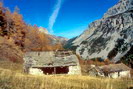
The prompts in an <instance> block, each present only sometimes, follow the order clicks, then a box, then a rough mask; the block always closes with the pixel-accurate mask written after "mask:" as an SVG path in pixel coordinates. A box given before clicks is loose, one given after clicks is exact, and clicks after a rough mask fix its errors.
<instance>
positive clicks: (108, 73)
mask: <svg viewBox="0 0 133 89" xmlns="http://www.w3.org/2000/svg"><path fill="white" fill-rule="evenodd" d="M130 71H131V69H130V68H129V67H128V66H126V65H125V64H123V63H120V64H110V65H104V66H97V67H93V68H91V69H89V74H90V75H92V76H104V77H110V78H122V77H131V73H130Z"/></svg>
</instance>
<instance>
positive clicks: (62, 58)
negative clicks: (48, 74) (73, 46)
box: [24, 51, 79, 67]
mask: <svg viewBox="0 0 133 89" xmlns="http://www.w3.org/2000/svg"><path fill="white" fill-rule="evenodd" d="M24 61H25V65H29V66H30V67H58V66H76V65H78V64H79V61H78V58H77V56H76V55H75V54H73V53H72V52H71V51H46V52H27V53H26V54H25V55H24Z"/></svg>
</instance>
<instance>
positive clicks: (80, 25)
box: [3, 0, 118, 38]
mask: <svg viewBox="0 0 133 89" xmlns="http://www.w3.org/2000/svg"><path fill="white" fill-rule="evenodd" d="M3 2H4V6H5V7H8V8H9V9H10V10H11V11H13V10H14V7H16V6H18V7H19V8H20V13H21V14H22V15H23V19H24V20H25V21H26V22H27V23H28V24H31V25H34V24H36V25H37V26H42V27H44V28H47V29H48V30H49V31H50V33H52V34H54V35H57V36H63V37H67V38H72V37H75V36H78V35H80V34H81V33H82V32H83V31H84V30H85V29H86V28H87V27H88V25H89V23H91V22H93V21H95V20H97V19H100V18H101V17H102V16H103V14H104V13H105V12H106V11H107V10H108V9H109V8H110V7H112V6H113V5H115V4H116V3H117V2H118V0H3Z"/></svg>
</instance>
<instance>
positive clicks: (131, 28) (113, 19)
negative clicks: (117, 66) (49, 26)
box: [67, 0, 133, 61]
mask: <svg viewBox="0 0 133 89" xmlns="http://www.w3.org/2000/svg"><path fill="white" fill-rule="evenodd" d="M67 46H69V47H70V48H71V49H75V51H76V53H77V54H79V55H81V57H82V58H84V59H91V58H98V57H100V58H103V59H106V58H109V59H112V60H114V61H118V60H119V59H120V58H121V57H123V56H124V55H125V54H126V53H127V52H128V51H129V50H130V48H131V47H132V46H133V0H120V1H119V2H118V4H116V5H115V6H113V7H112V8H110V9H109V10H108V11H107V12H106V13H105V14H104V16H103V18H102V19H100V20H97V21H95V22H93V23H91V24H90V25H89V27H88V29H87V30H85V31H84V32H83V33H82V34H81V35H80V36H78V37H76V38H75V39H74V40H72V41H71V43H69V45H67Z"/></svg>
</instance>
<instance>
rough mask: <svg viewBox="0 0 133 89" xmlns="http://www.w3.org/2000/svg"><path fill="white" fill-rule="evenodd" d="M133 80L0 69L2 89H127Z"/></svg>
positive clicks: (0, 85)
mask: <svg viewBox="0 0 133 89" xmlns="http://www.w3.org/2000/svg"><path fill="white" fill-rule="evenodd" d="M130 85H133V80H132V79H108V78H95V77H90V76H75V75H73V76H68V75H52V76H50V75H44V76H33V75H25V74H21V73H17V72H13V71H11V70H8V69H0V89H127V87H128V86H130Z"/></svg>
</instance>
